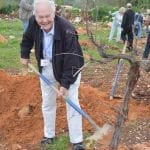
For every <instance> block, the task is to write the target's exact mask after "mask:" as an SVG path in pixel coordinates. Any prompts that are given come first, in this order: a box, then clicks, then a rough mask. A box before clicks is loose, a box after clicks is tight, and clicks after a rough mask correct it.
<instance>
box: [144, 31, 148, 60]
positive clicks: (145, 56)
mask: <svg viewBox="0 0 150 150" xmlns="http://www.w3.org/2000/svg"><path fill="white" fill-rule="evenodd" d="M149 53H150V31H149V32H148V37H147V43H146V46H145V50H144V53H143V58H148V55H149Z"/></svg>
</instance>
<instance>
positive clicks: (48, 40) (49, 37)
mask: <svg viewBox="0 0 150 150" xmlns="http://www.w3.org/2000/svg"><path fill="white" fill-rule="evenodd" d="M43 35H44V38H43V57H44V59H48V60H52V48H53V41H54V24H53V26H52V29H51V30H50V31H49V32H48V33H47V32H45V31H44V30H43Z"/></svg>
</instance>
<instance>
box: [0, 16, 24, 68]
mask: <svg viewBox="0 0 150 150" xmlns="http://www.w3.org/2000/svg"><path fill="white" fill-rule="evenodd" d="M22 33H23V28H22V22H21V21H20V20H18V19H15V20H1V21H0V34H1V35H2V36H3V37H4V38H5V39H6V40H7V42H5V43H0V54H1V55H0V68H2V69H9V68H15V69H19V68H20V67H21V64H20V61H19V58H20V41H21V37H22Z"/></svg>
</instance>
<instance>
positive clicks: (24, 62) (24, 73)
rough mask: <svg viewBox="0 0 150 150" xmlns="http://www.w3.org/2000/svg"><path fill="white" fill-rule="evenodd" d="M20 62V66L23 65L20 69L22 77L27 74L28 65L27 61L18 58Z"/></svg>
mask: <svg viewBox="0 0 150 150" xmlns="http://www.w3.org/2000/svg"><path fill="white" fill-rule="evenodd" d="M20 62H21V64H23V67H22V74H23V75H27V74H28V63H29V59H24V58H20Z"/></svg>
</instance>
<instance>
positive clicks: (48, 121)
mask: <svg viewBox="0 0 150 150" xmlns="http://www.w3.org/2000/svg"><path fill="white" fill-rule="evenodd" d="M33 45H34V47H35V56H36V59H37V63H38V67H39V71H40V72H41V73H42V74H43V75H44V76H46V77H47V78H48V79H49V81H51V83H52V85H53V86H55V87H56V88H58V85H59V87H60V88H59V95H60V96H67V97H69V99H71V100H72V101H73V102H74V103H75V104H76V105H77V106H78V107H80V105H79V100H78V88H79V84H80V78H81V73H78V74H77V75H75V76H74V74H75V73H76V72H77V71H78V70H79V69H80V68H81V67H82V66H83V64H84V59H83V53H82V50H81V47H80V45H79V42H78V35H77V32H76V30H75V28H74V27H73V26H72V25H71V23H70V22H69V21H67V20H65V19H63V18H61V17H59V16H57V15H55V4H54V1H49V0H35V2H34V15H33V16H32V17H31V18H30V20H29V26H28V29H27V31H26V32H25V34H24V35H23V38H22V42H21V63H22V64H23V65H28V63H29V56H30V50H31V49H32V47H33ZM40 85H41V91H42V113H43V119H44V138H43V139H42V140H41V144H51V143H52V141H53V139H54V138H55V119H56V97H57V94H56V92H55V91H54V90H53V89H52V88H51V87H50V86H48V85H46V83H45V82H44V81H42V79H40ZM66 107H67V121H68V127H69V136H70V142H71V143H72V144H73V150H84V149H85V148H84V146H83V134H82V116H81V115H80V114H79V113H78V112H77V111H75V110H74V109H73V108H72V107H71V106H69V105H68V104H66Z"/></svg>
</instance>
